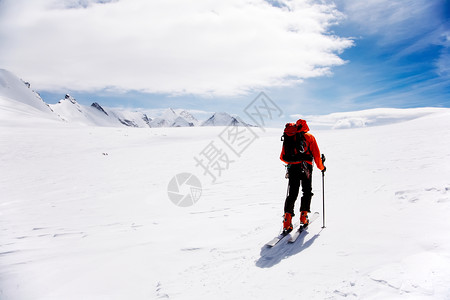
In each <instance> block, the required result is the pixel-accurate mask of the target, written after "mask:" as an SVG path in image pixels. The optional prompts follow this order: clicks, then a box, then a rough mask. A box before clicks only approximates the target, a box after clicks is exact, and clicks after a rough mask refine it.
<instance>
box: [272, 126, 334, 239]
mask: <svg viewBox="0 0 450 300" xmlns="http://www.w3.org/2000/svg"><path fill="white" fill-rule="evenodd" d="M288 125H289V126H291V127H293V128H294V130H295V135H293V136H295V138H294V140H293V142H291V143H287V139H288V138H291V139H292V137H288V136H287V135H286V132H287V130H286V129H287V128H288ZM286 129H285V134H284V142H283V149H282V151H281V155H280V159H281V160H282V161H283V162H285V163H286V164H287V173H286V178H289V186H288V195H287V197H286V201H285V204H284V216H283V232H284V233H287V232H290V231H292V229H293V226H292V217H293V216H294V205H295V201H296V200H297V196H298V193H299V189H300V183H301V185H302V197H301V206H300V223H301V225H303V226H307V225H308V224H309V219H308V212H311V211H310V204H311V197H312V196H313V193H312V177H311V175H312V170H313V163H312V161H313V160H314V162H315V163H316V166H317V168H318V169H319V170H321V171H322V172H325V171H326V168H325V166H324V165H323V163H322V159H321V157H320V150H319V146H318V145H317V142H316V139H315V138H314V136H313V135H312V134H310V133H308V131H309V127H308V124H306V121H305V120H302V119H299V120H298V121H297V122H296V123H295V124H293V123H288V124H286ZM291 130H292V129H291ZM292 145H295V146H292ZM289 147H293V148H295V149H288V148H289ZM294 152H295V154H292V153H294ZM289 153H291V156H289V155H288V154H289ZM294 155H295V157H297V159H291V158H292V157H293V156H294Z"/></svg>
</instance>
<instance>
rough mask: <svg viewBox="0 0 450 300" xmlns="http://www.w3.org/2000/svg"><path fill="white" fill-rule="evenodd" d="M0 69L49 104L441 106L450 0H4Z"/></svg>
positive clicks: (298, 111)
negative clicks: (68, 100)
mask: <svg viewBox="0 0 450 300" xmlns="http://www.w3.org/2000/svg"><path fill="white" fill-rule="evenodd" d="M0 68H3V69H7V70H9V71H11V72H13V73H14V74H16V75H17V76H19V77H21V78H22V79H24V80H25V81H28V82H30V83H31V85H32V88H33V89H34V90H36V91H38V92H39V93H40V94H41V96H42V98H43V99H44V100H45V101H46V102H48V103H56V102H57V101H58V100H59V99H62V98H64V95H65V94H66V93H69V94H71V95H72V96H73V97H75V98H76V99H77V101H78V102H80V103H81V104H86V105H89V104H90V103H92V102H98V103H100V104H101V105H104V106H109V107H127V108H148V109H155V108H156V109H157V108H167V107H172V108H184V109H190V110H197V111H208V112H214V111H227V112H229V113H233V114H238V115H239V114H240V115H242V112H243V110H244V109H245V107H246V106H247V105H248V104H249V103H251V102H252V101H253V100H254V99H255V98H256V97H257V96H258V95H259V93H260V92H261V91H263V92H264V93H265V94H266V95H267V96H268V97H270V99H272V101H273V102H274V103H276V104H277V106H278V107H279V108H280V109H281V110H282V111H283V113H284V115H285V116H288V117H289V116H290V115H294V114H295V115H313V114H328V113H332V112H344V111H355V110H363V109H370V108H380V107H393V108H410V107H428V106H435V107H450V0H365V1H359V0H335V1H320V0H316V1H314V0H245V1H244V0H227V1H217V0H196V1H185V0H152V1H147V0H0Z"/></svg>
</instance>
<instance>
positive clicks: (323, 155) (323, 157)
mask: <svg viewBox="0 0 450 300" xmlns="http://www.w3.org/2000/svg"><path fill="white" fill-rule="evenodd" d="M321 158H322V164H323V163H324V162H325V159H326V158H325V154H323V153H322V157H321Z"/></svg>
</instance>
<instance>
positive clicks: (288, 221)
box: [283, 213, 294, 234]
mask: <svg viewBox="0 0 450 300" xmlns="http://www.w3.org/2000/svg"><path fill="white" fill-rule="evenodd" d="M293 228H294V227H293V226H292V214H290V213H285V214H284V216H283V234H288V233H289V232H291V231H292V229H293Z"/></svg>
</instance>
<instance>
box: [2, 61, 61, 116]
mask: <svg viewBox="0 0 450 300" xmlns="http://www.w3.org/2000/svg"><path fill="white" fill-rule="evenodd" d="M58 119H59V118H58V117H57V115H56V114H55V113H54V112H53V111H52V110H51V108H50V106H49V105H47V104H46V103H45V102H44V101H43V100H42V98H41V97H40V96H39V94H38V93H37V92H35V91H33V90H32V89H31V85H30V84H29V83H28V82H24V81H22V80H21V79H19V78H18V77H16V76H15V75H14V74H12V73H11V72H9V71H6V70H3V69H0V123H2V124H4V123H8V124H9V125H13V124H31V123H36V122H41V123H42V122H52V121H57V120H58ZM8 124H5V125H8Z"/></svg>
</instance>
